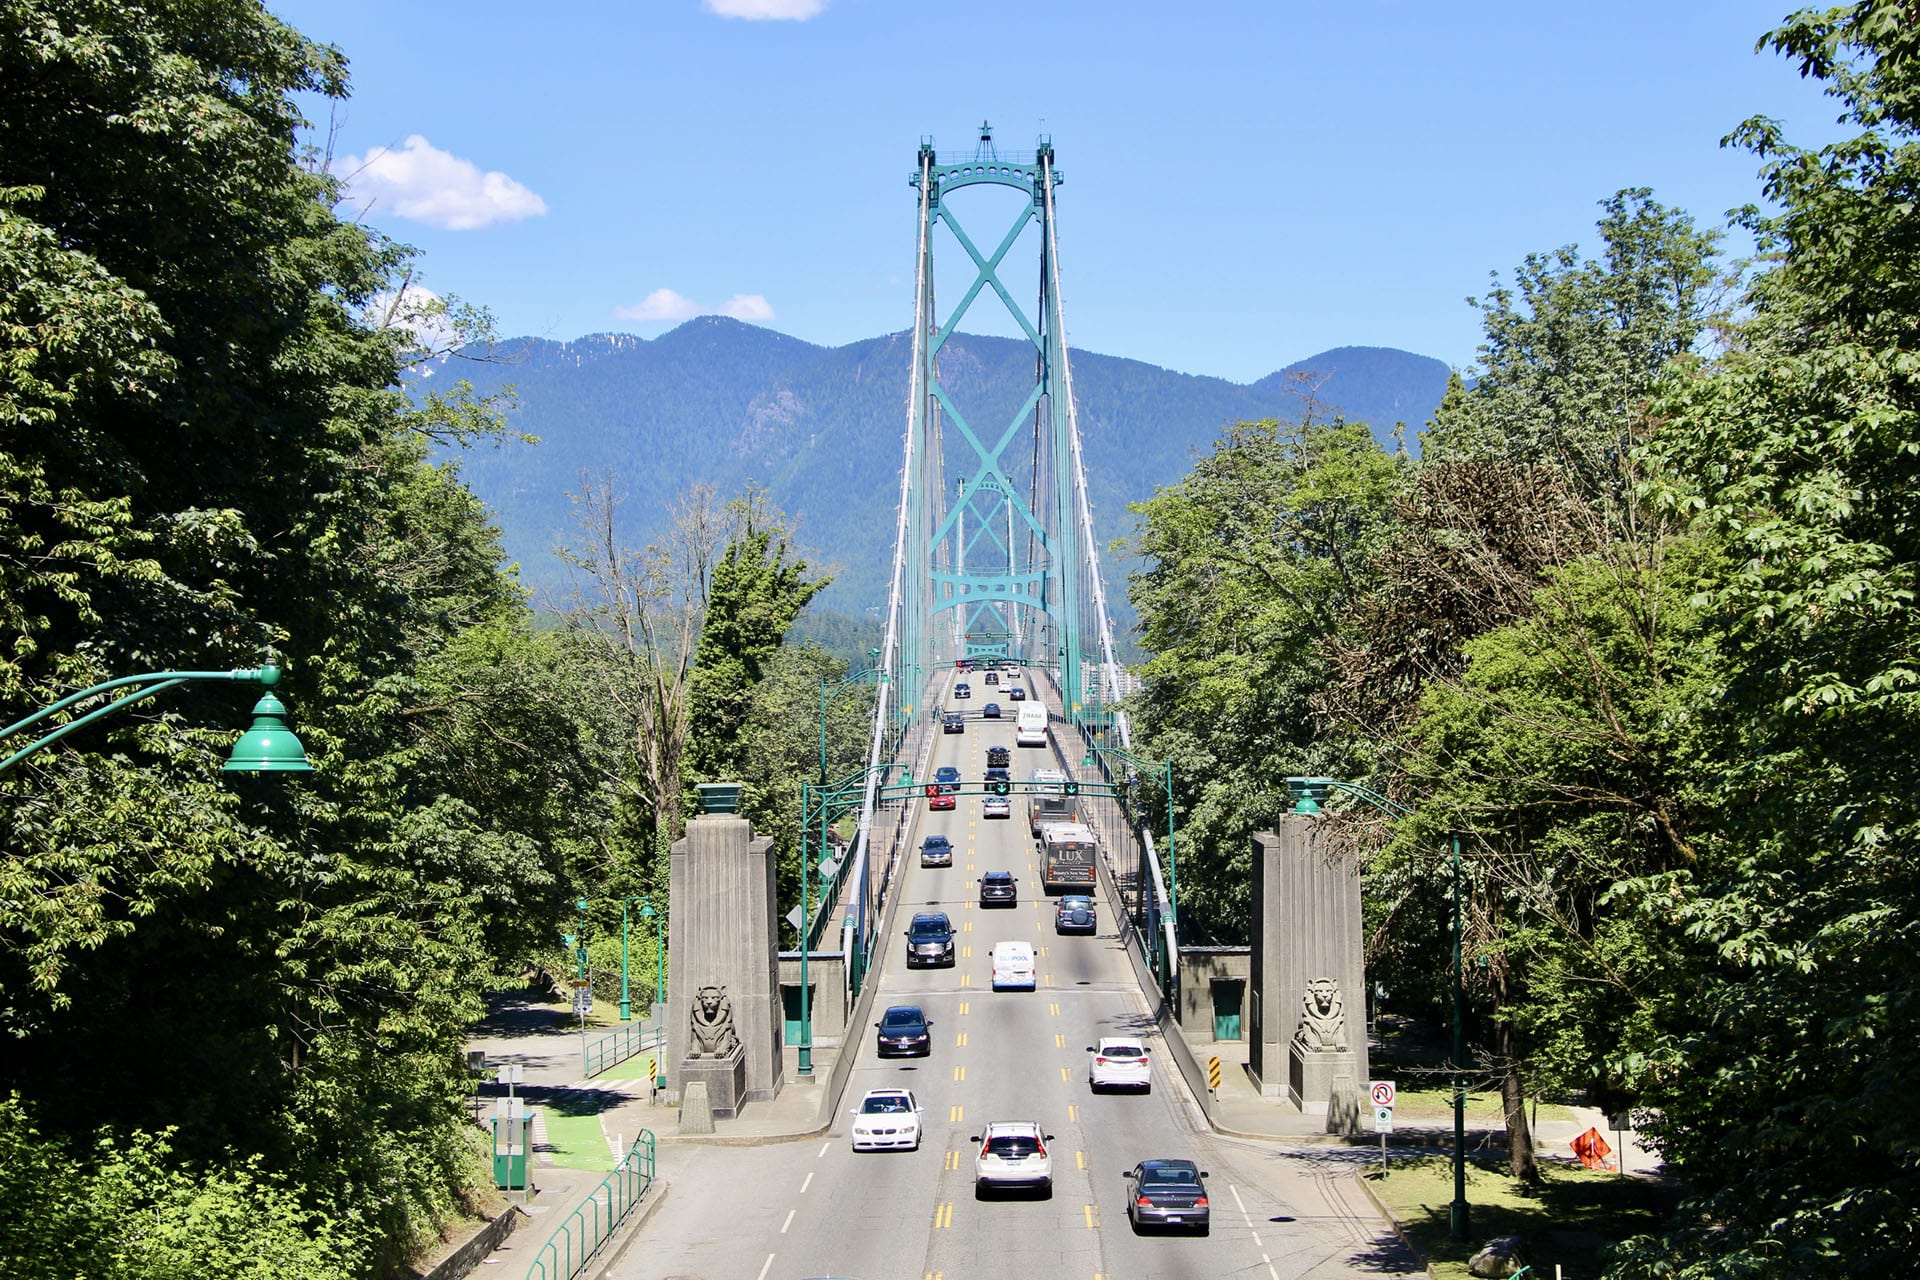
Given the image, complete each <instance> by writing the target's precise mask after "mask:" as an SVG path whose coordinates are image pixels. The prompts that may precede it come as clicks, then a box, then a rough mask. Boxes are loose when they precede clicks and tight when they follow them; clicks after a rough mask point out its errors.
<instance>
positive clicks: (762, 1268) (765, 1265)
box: [753, 1254, 773, 1280]
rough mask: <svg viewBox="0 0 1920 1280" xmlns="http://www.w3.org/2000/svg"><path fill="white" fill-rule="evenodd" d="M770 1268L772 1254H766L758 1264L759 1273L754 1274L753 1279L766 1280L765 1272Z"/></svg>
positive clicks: (771, 1267) (771, 1266) (771, 1268)
mask: <svg viewBox="0 0 1920 1280" xmlns="http://www.w3.org/2000/svg"><path fill="white" fill-rule="evenodd" d="M771 1270H773V1255H772V1254H768V1255H767V1260H766V1261H765V1262H763V1263H761V1264H760V1274H759V1275H757V1276H755V1277H754V1278H753V1280H767V1272H769V1271H771Z"/></svg>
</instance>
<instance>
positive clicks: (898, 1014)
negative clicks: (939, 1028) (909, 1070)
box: [873, 1004, 933, 1058]
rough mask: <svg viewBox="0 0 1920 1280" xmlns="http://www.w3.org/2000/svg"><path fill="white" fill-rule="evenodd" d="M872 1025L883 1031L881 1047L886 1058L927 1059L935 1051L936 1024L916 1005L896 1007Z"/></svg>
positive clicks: (898, 1005) (879, 1046)
mask: <svg viewBox="0 0 1920 1280" xmlns="http://www.w3.org/2000/svg"><path fill="white" fill-rule="evenodd" d="M873 1025H874V1026H876V1027H878V1028H879V1029H880V1039H879V1044H878V1048H879V1051H880V1056H881V1057H883V1058H901V1057H908V1058H924V1057H926V1056H927V1055H928V1054H930V1053H932V1052H933V1035H932V1032H931V1028H932V1026H933V1024H932V1023H931V1022H928V1021H927V1015H926V1014H924V1013H922V1012H920V1006H919V1005H917V1004H896V1005H894V1006H892V1007H891V1008H889V1009H888V1010H887V1011H886V1012H885V1013H884V1014H882V1015H880V1021H878V1022H876V1023H874V1024H873Z"/></svg>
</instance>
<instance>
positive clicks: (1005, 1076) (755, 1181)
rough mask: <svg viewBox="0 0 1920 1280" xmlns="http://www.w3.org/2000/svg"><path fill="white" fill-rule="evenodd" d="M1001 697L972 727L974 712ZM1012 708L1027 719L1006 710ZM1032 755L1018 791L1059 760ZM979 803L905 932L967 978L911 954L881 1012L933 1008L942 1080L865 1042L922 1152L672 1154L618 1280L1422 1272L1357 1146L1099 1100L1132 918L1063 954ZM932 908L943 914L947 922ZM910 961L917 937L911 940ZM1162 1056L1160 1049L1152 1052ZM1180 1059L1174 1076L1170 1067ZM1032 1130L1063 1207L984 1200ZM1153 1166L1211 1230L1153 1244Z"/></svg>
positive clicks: (768, 1149)
mask: <svg viewBox="0 0 1920 1280" xmlns="http://www.w3.org/2000/svg"><path fill="white" fill-rule="evenodd" d="M984 701H986V699H983V698H980V697H979V696H978V691H976V696H975V698H974V700H973V701H972V702H971V704H969V703H966V702H961V703H951V702H950V703H949V706H950V707H953V708H957V709H960V710H964V711H968V712H975V711H977V708H978V707H979V706H980V705H981V703H983V702H984ZM1001 701H1002V705H1003V706H1004V705H1007V704H1006V703H1005V701H1004V699H1002V700H1001ZM1012 741H1013V724H1012V721H1011V720H1004V721H1001V722H999V723H998V724H996V723H995V722H993V721H981V720H978V719H977V718H975V717H974V716H973V715H969V718H968V724H967V731H966V732H965V733H964V734H949V735H943V736H942V738H941V740H940V743H939V746H938V748H937V749H936V754H935V758H934V764H935V765H940V764H956V765H959V766H960V767H961V770H962V773H963V776H967V777H977V776H978V773H979V770H980V769H981V768H983V767H984V763H985V753H986V748H987V747H988V746H989V745H993V744H1004V745H1008V746H1011V745H1012ZM1041 758H1042V757H1041V753H1040V752H1037V751H1032V750H1028V751H1021V750H1018V749H1016V750H1015V752H1014V776H1015V777H1016V778H1024V777H1025V776H1026V775H1027V774H1028V773H1029V772H1030V771H1031V770H1032V769H1033V768H1034V767H1036V762H1038V761H1040V760H1041ZM979 810H980V798H979V797H978V796H963V797H961V798H960V802H959V808H958V809H957V810H955V811H953V812H950V813H927V814H923V815H922V817H921V824H920V827H919V829H918V834H919V835H925V834H927V833H929V832H934V831H944V832H945V833H946V834H947V835H949V836H950V837H951V838H952V839H953V842H954V846H955V857H954V864H953V866H952V867H951V868H950V869H928V868H922V867H919V866H917V865H915V866H913V867H911V868H910V869H909V870H908V871H907V873H906V875H905V878H904V880H903V882H902V885H903V892H904V893H905V895H906V897H905V900H904V901H903V902H902V904H901V911H900V914H899V915H898V917H897V921H898V923H899V925H900V926H901V927H903V928H904V925H905V922H906V919H907V917H908V915H909V914H910V913H911V912H912V911H913V910H916V909H918V910H926V909H930V908H931V909H940V910H945V911H946V912H948V914H949V915H951V916H952V917H953V920H954V922H955V927H956V929H957V930H958V931H959V936H958V939H957V942H958V947H957V954H956V961H955V964H954V967H953V968H951V969H915V970H908V969H907V968H906V964H905V959H904V955H903V951H904V948H903V947H900V946H889V948H888V949H887V953H886V960H885V963H884V965H883V967H882V969H881V970H880V980H881V982H882V983H883V986H882V988H881V992H880V997H879V1000H878V1001H877V1002H876V1012H877V1009H878V1008H879V1007H884V1006H885V1005H887V1004H917V1005H919V1006H921V1007H922V1008H923V1009H924V1010H925V1011H926V1013H927V1016H928V1018H929V1019H930V1020H931V1021H932V1023H933V1036H932V1039H933V1052H932V1054H931V1055H930V1056H929V1057H925V1058H898V1059H884V1060H883V1059H880V1058H878V1057H876V1056H875V1053H874V1048H873V1034H872V1029H871V1028H866V1029H864V1030H865V1034H864V1036H863V1037H862V1048H861V1050H860V1056H859V1058H858V1059H857V1061H856V1062H855V1064H854V1068H853V1072H852V1075H851V1078H850V1079H849V1082H848V1086H847V1092H846V1096H845V1107H844V1108H843V1110H851V1109H852V1108H853V1107H854V1106H855V1105H857V1104H858V1101H859V1099H860V1097H861V1095H862V1094H863V1093H864V1092H865V1091H866V1090H868V1089H872V1088H878V1087H882V1086H885V1087H893V1088H907V1089H912V1090H913V1091H914V1092H915V1094H916V1095H917V1096H918V1097H919V1100H920V1103H921V1106H922V1107H923V1108H924V1109H925V1110H924V1114H923V1116H922V1122H923V1126H924V1136H923V1141H922V1145H921V1149H920V1150H919V1151H917V1152H910V1153H909V1152H885V1153H871V1152H869V1153H861V1154H858V1155H856V1154H854V1153H853V1152H852V1151H851V1150H850V1149H849V1147H848V1144H847V1137H846V1120H845V1117H844V1116H843V1118H842V1122H841V1124H840V1125H838V1126H836V1129H835V1131H834V1133H833V1135H832V1136H831V1137H830V1138H829V1139H826V1140H822V1141H814V1142H809V1143H781V1144H773V1145H768V1146H764V1147H754V1148H720V1147H696V1146H691V1145H682V1144H673V1145H671V1146H668V1147H664V1148H663V1149H662V1152H661V1173H662V1175H663V1176H664V1177H666V1178H667V1179H669V1180H670V1181H671V1183H672V1191H671V1193H670V1195H669V1198H668V1200H667V1202H666V1203H665V1204H663V1205H662V1206H661V1210H660V1212H659V1213H657V1214H656V1215H655V1216H654V1217H653V1219H652V1220H651V1221H649V1222H648V1223H647V1225H646V1227H645V1229H644V1231H643V1233H642V1235H641V1237H640V1239H639V1240H638V1241H637V1242H636V1243H635V1244H634V1246H633V1247H632V1248H630V1249H629V1250H628V1251H627V1253H626V1254H625V1256H624V1257H623V1258H622V1260H621V1262H620V1265H619V1266H618V1267H617V1268H616V1269H614V1270H613V1271H611V1272H609V1273H607V1274H609V1275H610V1276H613V1277H616V1280H680V1278H684V1277H700V1278H702V1280H723V1278H724V1280H804V1278H806V1277H817V1276H834V1277H851V1278H852V1280H905V1278H908V1277H920V1278H922V1280H1068V1278H1071V1280H1117V1278H1127V1280H1131V1278H1133V1277H1142V1278H1145V1277H1155V1278H1164V1280H1180V1278H1181V1277H1195V1278H1196V1280H1198V1278H1199V1277H1206V1278H1208V1280H1214V1278H1216V1277H1229V1276H1249V1277H1259V1278H1264V1280H1298V1278H1300V1277H1322V1276H1344V1275H1369V1276H1378V1275H1383V1274H1413V1273H1415V1272H1416V1271H1417V1270H1418V1268H1417V1267H1416V1266H1415V1265H1414V1262H1413V1259H1412V1258H1411V1257H1410V1256H1409V1255H1407V1254H1406V1253H1405V1252H1404V1250H1403V1249H1402V1248H1401V1246H1400V1245H1399V1244H1398V1242H1397V1241H1396V1240H1395V1239H1394V1238H1393V1236H1392V1234H1391V1233H1390V1232H1389V1231H1387V1230H1386V1229H1385V1227H1384V1226H1383V1225H1382V1224H1381V1223H1380V1221H1379V1220H1378V1218H1377V1217H1376V1216H1375V1215H1374V1214H1373V1213H1372V1212H1371V1210H1370V1209H1369V1208H1368V1206H1367V1205H1366V1202H1365V1200H1364V1199H1363V1198H1362V1197H1361V1195H1360V1192H1359V1191H1358V1190H1357V1189H1356V1188H1355V1187H1354V1185H1353V1180H1352V1176H1351V1175H1352V1162H1355V1161H1358V1160H1361V1159H1364V1153H1355V1152H1352V1151H1349V1150H1348V1149H1345V1148H1303V1149H1301V1150H1298V1151H1289V1150H1286V1149H1284V1148H1280V1147H1276V1146H1272V1145H1266V1144H1257V1143H1243V1142H1237V1141H1232V1140H1224V1139H1217V1138H1215V1137H1213V1136H1212V1135H1211V1134H1209V1133H1208V1132H1207V1131H1206V1129H1205V1126H1204V1124H1203V1123H1202V1122H1201V1119H1200V1115H1199V1112H1198V1110H1197V1108H1196V1107H1195V1106H1194V1104H1193V1103H1192V1101H1191V1099H1189V1098H1188V1097H1187V1095H1186V1092H1185V1089H1184V1087H1183V1086H1182V1084H1181V1082H1180V1080H1179V1077H1178V1073H1177V1072H1176V1071H1175V1070H1174V1069H1173V1067H1172V1065H1171V1064H1170V1063H1167V1062H1165V1061H1164V1060H1162V1061H1158V1062H1156V1063H1155V1064H1154V1076H1155V1085H1154V1088H1153V1090H1152V1091H1151V1093H1149V1094H1145V1095H1139V1094H1126V1095H1116V1094H1100V1095H1095V1094H1093V1093H1092V1092H1091V1091H1090V1090H1089V1089H1088V1086H1087V1059H1088V1056H1089V1055H1088V1053H1087V1046H1089V1045H1092V1044H1093V1043H1094V1042H1095V1039H1096V1038H1097V1037H1098V1036H1101V1035H1128V1034H1141V1035H1145V1034H1148V1033H1149V1032H1150V1031H1151V1022H1150V1019H1149V1018H1148V1016H1147V1012H1148V1011H1147V1007H1146V1005H1145V1003H1144V1001H1143V997H1142V995H1141V993H1140V989H1139V986H1138V985H1137V983H1136V982H1135V981H1134V979H1133V973H1132V969H1131V967H1130V966H1129V964H1128V962H1127V958H1126V956H1125V955H1124V954H1123V952H1122V951H1121V949H1120V945H1119V942H1118V940H1117V936H1116V932H1115V930H1114V927H1113V918H1112V909H1111V906H1110V904H1108V903H1105V902H1103V903H1101V912H1100V924H1101V931H1100V933H1099V934H1098V935H1097V936H1094V937H1058V936H1056V935H1055V934H1054V931H1053V906H1052V902H1051V901H1050V900H1049V899H1047V898H1046V896H1045V895H1044V894H1043V893H1042V892H1041V887H1040V876H1039V871H1038V868H1037V866H1036V865H1035V863H1034V860H1033V859H1034V855H1033V852H1032V842H1031V841H1030V839H1029V838H1028V835H1027V830H1026V824H1025V821H1024V812H1023V808H1022V806H1021V805H1020V804H1019V803H1018V797H1016V804H1015V814H1016V816H1015V817H1014V818H1013V819H1012V820H1011V821H1005V822H1003V821H1000V820H997V819H996V820H993V821H990V822H985V821H982V820H981V819H980V817H979ZM989 870H1011V871H1012V872H1013V873H1014V874H1015V875H1016V876H1018V877H1019V879H1020V885H1019V888H1020V901H1019V904H1018V905H1017V906H1015V907H1013V908H1011V909H1006V908H993V909H982V908H981V907H980V906H979V905H978V901H977V896H976V895H977V886H976V881H977V879H978V877H979V875H980V874H981V873H983V872H986V871H989ZM921 904H925V905H924V906H923V905H921ZM1006 939H1025V940H1027V941H1030V942H1032V943H1034V945H1035V947H1036V949H1037V950H1038V951H1039V953H1040V955H1039V960H1038V970H1039V975H1040V982H1039V988H1038V990H1036V991H1033V992H1031V993H1029V992H1024V991H1007V992H999V993H996V992H994V991H993V990H992V989H991V981H990V972H989V971H990V965H991V953H992V949H993V944H994V943H995V942H997V941H1001V940H1006ZM893 941H894V942H896V943H898V942H901V941H903V940H902V939H899V938H895V939H893ZM1149 1044H1150V1047H1153V1048H1157V1047H1158V1041H1157V1040H1150V1041H1149ZM1156 1056H1158V1055H1156ZM1002 1120H1026V1121H1033V1122H1035V1123H1038V1124H1040V1125H1041V1126H1043V1127H1044V1129H1045V1131H1046V1132H1048V1133H1050V1134H1052V1135H1053V1141H1052V1142H1051V1143H1050V1144H1049V1146H1050V1151H1051V1153H1052V1157H1053V1192H1052V1195H1051V1196H1048V1197H1044V1198H1042V1197H1038V1196H1005V1197H1001V1196H990V1197H987V1198H981V1197H979V1196H977V1195H976V1192H975V1187H974V1181H973V1159H974V1152H975V1150H976V1149H977V1148H976V1146H975V1144H973V1143H972V1142H970V1141H969V1138H970V1137H972V1136H973V1135H976V1134H978V1133H979V1132H980V1130H981V1127H982V1126H983V1125H984V1124H986V1123H987V1122H989V1121H1002ZM1151 1156H1186V1157H1190V1158H1192V1159H1195V1160H1197V1161H1198V1162H1199V1164H1200V1167H1201V1168H1203V1169H1206V1170H1208V1171H1209V1172H1210V1174H1211V1177H1210V1178H1209V1179H1208V1191H1209V1197H1210V1199H1211V1202H1212V1217H1213V1224H1212V1231H1211V1233H1210V1234H1209V1235H1208V1236H1205V1237H1200V1236H1196V1235H1191V1234H1182V1235H1172V1234H1153V1235H1145V1236H1142V1235H1136V1234H1135V1233H1134V1231H1133V1230H1132V1229H1131V1226H1130V1224H1129V1223H1128V1220H1127V1216H1126V1194H1125V1193H1126V1184H1125V1182H1124V1181H1123V1177H1122V1175H1123V1174H1124V1172H1125V1171H1126V1170H1127V1169H1129V1168H1131V1167H1132V1166H1133V1164H1134V1163H1135V1162H1136V1161H1138V1160H1141V1159H1144V1158H1147V1157H1151Z"/></svg>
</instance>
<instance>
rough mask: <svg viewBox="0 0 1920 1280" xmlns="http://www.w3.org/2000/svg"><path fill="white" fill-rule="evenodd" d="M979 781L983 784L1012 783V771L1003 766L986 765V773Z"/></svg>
mask: <svg viewBox="0 0 1920 1280" xmlns="http://www.w3.org/2000/svg"><path fill="white" fill-rule="evenodd" d="M981 780H982V781H984V782H1012V781H1013V771H1012V770H1011V769H1008V768H1007V767H1006V766H1005V765H1000V764H995V765H988V766H987V771H986V773H985V774H984V775H982V779H981Z"/></svg>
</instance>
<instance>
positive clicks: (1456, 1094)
mask: <svg viewBox="0 0 1920 1280" xmlns="http://www.w3.org/2000/svg"><path fill="white" fill-rule="evenodd" d="M1331 790H1338V791H1344V792H1346V793H1347V794H1348V795H1352V796H1357V797H1359V798H1360V799H1362V800H1365V801H1366V802H1367V803H1368V804H1370V805H1372V806H1373V807H1374V808H1376V809H1378V810H1380V811H1381V812H1382V813H1385V814H1387V815H1388V816H1390V817H1394V818H1404V817H1406V816H1407V815H1409V814H1410V813H1412V812H1413V811H1412V810H1411V809H1409V808H1407V806H1405V805H1403V804H1400V803H1398V802H1397V801H1393V800H1389V799H1387V797H1385V796H1383V795H1381V794H1380V793H1379V792H1378V791H1375V790H1373V789H1372V788H1371V787H1363V786H1360V785H1359V784H1357V783H1353V782H1341V781H1339V780H1338V779H1335V778H1288V779H1287V794H1288V795H1290V796H1292V797H1293V801H1294V805H1293V811H1294V812H1295V813H1298V814H1305V815H1309V816H1318V814H1319V812H1320V802H1321V801H1322V800H1324V799H1326V797H1327V792H1328V791H1331ZM1452 844H1453V868H1452V870H1453V876H1452V878H1453V1061H1452V1063H1451V1064H1450V1065H1451V1066H1452V1068H1453V1203H1452V1205H1450V1206H1449V1212H1448V1214H1447V1235H1448V1236H1449V1238H1451V1239H1454V1240H1465V1239H1466V1238H1467V1237H1468V1235H1469V1234H1470V1233H1471V1227H1470V1225H1469V1216H1470V1212H1471V1211H1470V1209H1469V1207H1468V1204H1467V1122H1466V1114H1467V1112H1466V1106H1467V1095H1466V1084H1465V1081H1464V1080H1463V1078H1462V1077H1461V1074H1460V1064H1461V1062H1462V1061H1463V1060H1464V1059H1465V1058H1466V1056H1467V1055H1466V1023H1465V1021H1464V1019H1463V1017H1462V1012H1461V1008H1462V1004H1463V999H1462V989H1461V988H1462V984H1461V973H1460V946H1461V933H1462V928H1461V913H1460V833H1459V832H1458V831H1456V832H1454V833H1453V835H1452Z"/></svg>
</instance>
